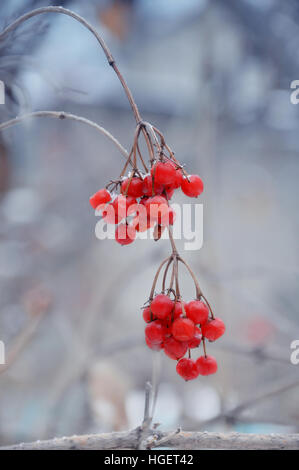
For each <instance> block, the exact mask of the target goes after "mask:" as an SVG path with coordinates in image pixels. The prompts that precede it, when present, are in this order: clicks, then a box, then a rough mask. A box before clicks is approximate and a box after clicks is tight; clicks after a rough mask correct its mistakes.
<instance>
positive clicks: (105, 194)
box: [89, 189, 111, 209]
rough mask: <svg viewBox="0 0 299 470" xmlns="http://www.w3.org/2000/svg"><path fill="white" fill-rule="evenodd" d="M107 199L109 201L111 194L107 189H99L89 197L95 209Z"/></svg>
mask: <svg viewBox="0 0 299 470" xmlns="http://www.w3.org/2000/svg"><path fill="white" fill-rule="evenodd" d="M109 201H111V194H110V193H109V191H107V189H100V190H99V191H98V192H96V193H95V194H94V195H93V196H91V197H90V198H89V202H90V205H91V207H93V208H94V209H96V208H97V207H98V206H99V205H100V204H106V203H107V202H109Z"/></svg>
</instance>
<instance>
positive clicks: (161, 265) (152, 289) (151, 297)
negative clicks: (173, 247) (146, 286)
mask: <svg viewBox="0 0 299 470" xmlns="http://www.w3.org/2000/svg"><path fill="white" fill-rule="evenodd" d="M170 258H171V257H170V256H168V257H167V258H166V259H164V260H163V261H162V263H161V264H160V266H159V268H158V271H157V272H156V275H155V277H154V281H153V285H152V288H151V293H150V296H149V301H152V300H153V297H154V292H155V288H156V284H157V281H158V277H159V274H160V271H161V269H162V268H163V266H164V264H165V263H167V261H169V259H170Z"/></svg>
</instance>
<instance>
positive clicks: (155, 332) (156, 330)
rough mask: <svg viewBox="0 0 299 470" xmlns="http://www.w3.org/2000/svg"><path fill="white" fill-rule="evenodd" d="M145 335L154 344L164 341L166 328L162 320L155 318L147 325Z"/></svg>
mask: <svg viewBox="0 0 299 470" xmlns="http://www.w3.org/2000/svg"><path fill="white" fill-rule="evenodd" d="M144 331H145V337H146V338H147V339H148V341H149V342H150V343H152V344H159V343H162V342H163V340H164V338H165V333H166V328H165V326H164V325H163V323H162V322H160V321H159V320H155V321H153V322H151V323H149V324H148V325H147V326H146V327H145V330H144Z"/></svg>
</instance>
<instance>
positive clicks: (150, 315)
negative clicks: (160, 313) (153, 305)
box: [142, 307, 156, 323]
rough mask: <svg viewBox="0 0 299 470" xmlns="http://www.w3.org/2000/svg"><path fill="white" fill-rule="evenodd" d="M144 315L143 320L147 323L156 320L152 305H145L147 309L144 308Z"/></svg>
mask: <svg viewBox="0 0 299 470" xmlns="http://www.w3.org/2000/svg"><path fill="white" fill-rule="evenodd" d="M142 316H143V320H144V321H145V323H150V322H151V321H153V320H156V317H155V315H154V314H153V312H151V309H150V307H145V309H144V310H143V313H142Z"/></svg>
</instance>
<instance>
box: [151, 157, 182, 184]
mask: <svg viewBox="0 0 299 470" xmlns="http://www.w3.org/2000/svg"><path fill="white" fill-rule="evenodd" d="M151 175H152V178H154V181H155V182H156V183H157V184H165V185H168V184H173V183H174V181H175V179H176V171H175V167H174V166H173V164H172V162H157V163H155V164H154V165H153V166H152V169H151Z"/></svg>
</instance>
